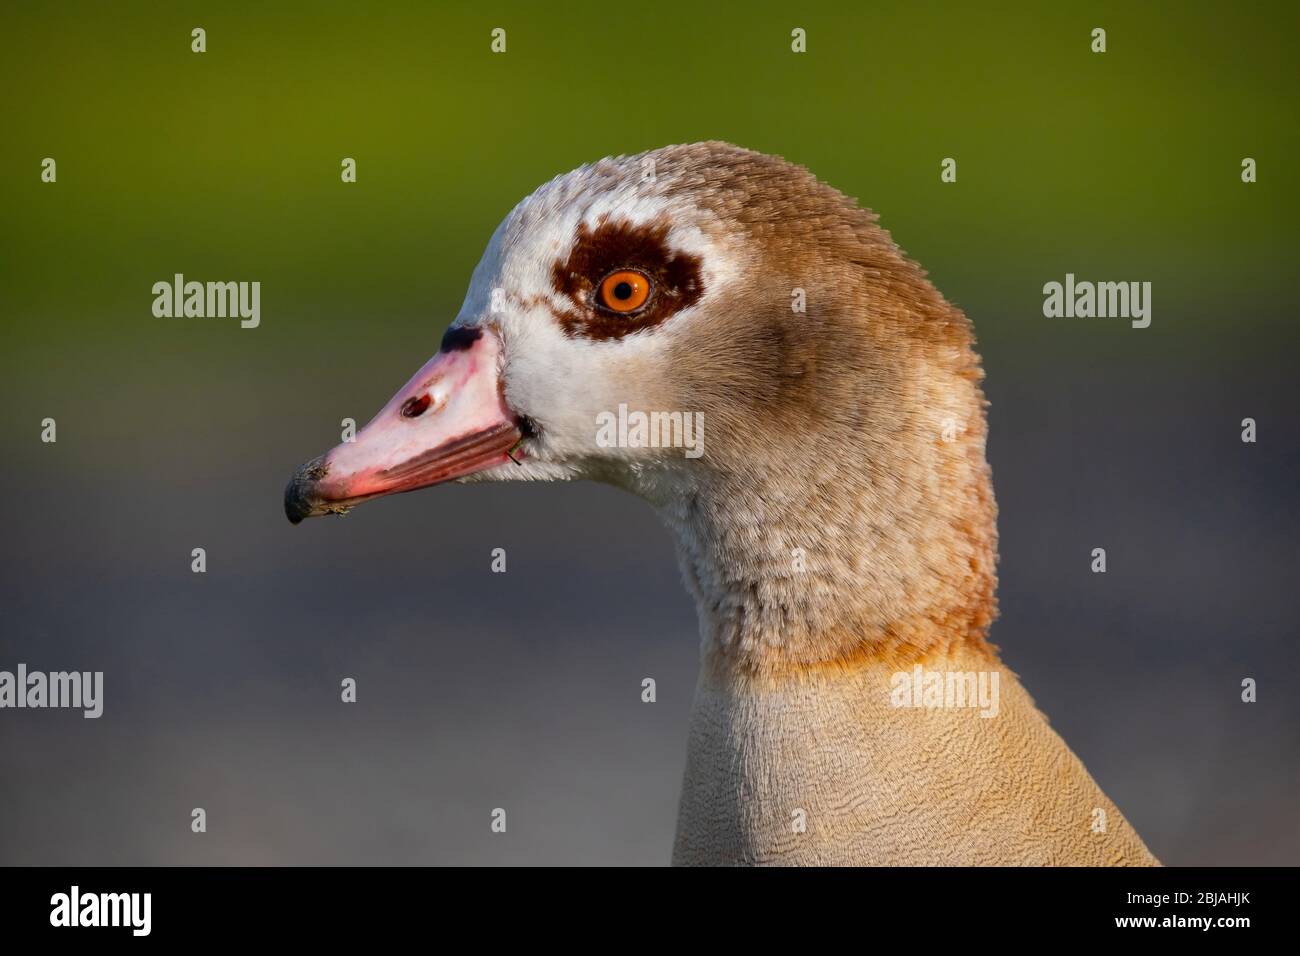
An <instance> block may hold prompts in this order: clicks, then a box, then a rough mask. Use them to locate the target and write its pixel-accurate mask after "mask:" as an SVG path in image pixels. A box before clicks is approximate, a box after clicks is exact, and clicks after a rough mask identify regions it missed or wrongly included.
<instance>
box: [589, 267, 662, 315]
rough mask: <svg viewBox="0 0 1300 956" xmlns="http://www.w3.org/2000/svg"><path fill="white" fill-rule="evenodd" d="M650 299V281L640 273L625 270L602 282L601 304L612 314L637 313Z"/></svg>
mask: <svg viewBox="0 0 1300 956" xmlns="http://www.w3.org/2000/svg"><path fill="white" fill-rule="evenodd" d="M649 298H650V280H649V279H648V278H646V277H645V276H644V275H643V274H641V273H640V272H633V271H631V270H630V269H624V270H622V271H620V272H611V273H610V274H609V275H607V276H605V278H603V279H601V280H600V294H599V299H600V304H601V305H603V306H604V307H605V308H607V309H609V310H610V311H611V312H618V313H620V314H623V315H626V314H627V313H629V312H635V311H636V310H637V309H639V308H641V306H643V305H645V303H646V300H647V299H649Z"/></svg>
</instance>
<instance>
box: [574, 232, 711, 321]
mask: <svg viewBox="0 0 1300 956" xmlns="http://www.w3.org/2000/svg"><path fill="white" fill-rule="evenodd" d="M668 228H669V224H668V222H667V221H666V220H662V219H660V220H655V221H654V222H650V223H646V224H644V225H633V224H632V223H629V222H627V221H625V220H618V221H610V220H609V218H608V217H606V218H602V219H601V220H600V222H598V223H597V224H596V226H595V227H594V228H591V227H588V226H587V224H586V223H579V224H578V232H577V235H576V237H575V239H574V243H573V249H572V250H571V251H570V252H569V257H568V259H566V260H564V261H563V262H560V261H557V262H556V263H555V265H554V266H553V267H552V269H551V284H552V285H553V287H554V288H555V291H556V292H558V293H559V294H560V295H561V296H563V297H564V298H565V299H566V300H567V301H566V303H565V305H566V307H565V308H563V309H561V310H559V311H558V312H557V313H556V319H557V320H558V321H559V323H560V325H561V326H563V327H564V331H565V333H566V334H568V335H571V336H582V337H583V338H588V339H596V340H605V339H621V338H622V337H623V336H625V335H631V334H632V333H633V332H640V331H641V330H643V329H648V328H651V327H653V326H656V325H658V324H659V323H660V322H662V321H664V320H665V319H667V318H668V317H669V316H671V315H673V314H675V313H677V312H680V311H681V310H682V309H685V308H687V307H688V306H690V305H693V304H694V303H695V302H697V301H698V300H699V298H700V296H701V295H703V293H704V284H703V282H702V280H701V278H700V264H701V263H700V258H699V256H693V255H689V254H687V253H684V252H678V251H675V250H673V249H672V248H671V247H670V246H669V245H668ZM621 269H631V270H635V271H637V272H642V273H644V274H645V275H646V276H647V277H648V278H649V279H650V283H651V287H652V288H651V292H650V299H649V301H648V302H647V304H646V306H645V307H644V308H642V309H640V310H639V311H637V312H636V313H635V314H631V315H619V314H617V313H614V312H611V311H609V310H608V309H605V308H602V307H601V305H600V303H599V302H598V301H597V299H596V293H597V288H598V286H599V285H600V281H601V280H602V279H603V278H605V276H607V275H609V274H610V273H611V272H617V271H619V270H621Z"/></svg>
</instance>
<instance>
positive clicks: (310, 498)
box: [285, 142, 1158, 866]
mask: <svg viewBox="0 0 1300 956" xmlns="http://www.w3.org/2000/svg"><path fill="white" fill-rule="evenodd" d="M973 345H974V339H973V334H972V328H971V323H970V322H969V320H968V319H967V318H966V316H965V315H964V314H963V313H962V312H961V311H960V310H959V309H957V308H956V307H954V306H953V305H951V304H950V303H949V302H948V301H946V300H945V299H944V297H943V296H942V295H941V294H940V293H939V292H938V291H937V290H936V289H935V287H934V286H933V285H932V284H931V283H930V282H929V280H928V279H927V277H926V273H925V272H924V271H923V270H922V269H921V268H920V266H918V265H917V264H916V263H915V262H913V261H911V260H910V259H908V258H907V257H906V256H905V255H904V254H903V253H902V252H901V251H900V250H899V248H898V247H897V246H896V245H895V243H894V242H893V240H892V239H891V237H890V235H889V233H887V232H886V231H885V230H884V229H883V228H881V227H880V226H879V225H878V223H877V217H876V215H875V214H873V213H871V212H869V211H868V210H866V209H864V208H863V207H861V206H859V205H858V204H857V202H856V201H855V200H853V199H850V198H848V197H846V196H845V195H843V194H842V193H840V192H839V191H837V190H836V189H834V188H833V187H831V186H829V185H827V184H824V183H823V182H821V181H820V180H818V179H817V178H816V177H815V176H814V175H813V174H812V173H811V172H809V171H808V170H807V169H805V168H803V167H801V166H797V165H794V164H792V163H789V162H787V161H785V160H784V159H781V158H779V157H776V156H770V155H765V154H762V153H758V152H753V151H750V150H747V149H743V148H740V147H737V146H732V145H729V144H726V143H721V142H706V143H696V144H690V145H680V146H668V147H664V148H661V149H656V150H652V151H650V152H646V153H642V154H639V155H633V156H620V157H616V158H607V159H603V160H600V161H599V162H596V163H593V164H589V165H584V166H581V167H579V168H578V169H576V170H574V171H572V172H569V173H567V174H565V175H561V176H558V177H557V178H555V179H553V180H551V181H550V182H549V183H546V184H545V185H543V186H541V187H540V188H538V189H537V190H536V191H535V192H534V193H533V194H532V195H530V196H528V197H527V198H525V199H524V200H523V201H521V202H520V203H519V204H518V205H517V206H516V207H515V208H514V209H513V210H512V211H511V212H510V213H509V214H508V215H507V216H506V218H505V219H504V220H503V221H502V222H501V224H500V225H499V226H498V227H497V229H496V230H495V232H494V233H493V234H492V237H491V239H490V241H489V242H488V245H487V249H486V251H485V252H484V254H483V257H482V259H481V261H480V262H479V264H478V265H477V267H476V268H475V269H474V272H473V275H472V277H471V280H470V284H469V290H468V293H467V295H466V297H465V301H464V304H463V306H462V307H461V309H460V312H459V314H458V315H457V316H456V318H455V320H454V321H453V322H452V323H451V324H450V326H449V328H448V329H447V330H446V333H445V335H444V336H443V338H442V340H441V346H440V348H439V350H438V352H437V353H436V354H435V355H434V356H433V357H432V358H431V359H430V360H429V361H428V362H427V363H426V364H425V365H424V366H423V367H422V368H421V369H420V370H419V371H418V372H416V373H415V375H414V376H413V377H412V378H411V379H410V381H409V382H407V383H406V384H405V385H403V386H402V387H401V388H400V389H399V390H398V391H397V393H396V394H395V395H394V396H393V397H392V399H391V400H390V401H389V402H388V404H386V405H385V406H384V407H383V408H382V409H381V410H380V412H379V413H378V414H377V415H376V416H375V418H374V419H373V420H372V421H371V422H370V423H369V424H368V425H367V426H365V428H363V429H362V430H361V431H359V432H358V433H357V434H356V435H355V437H354V439H353V440H351V441H349V442H345V443H343V444H340V445H339V446H338V447H336V448H334V449H333V450H332V451H329V452H328V453H327V454H325V455H323V456H321V457H318V458H315V459H312V460H311V461H308V462H306V463H305V464H303V465H302V466H301V467H300V468H299V469H298V470H297V472H296V473H295V474H294V476H293V478H292V479H291V480H290V482H289V484H288V486H287V488H286V490H285V511H286V513H287V516H288V518H289V520H290V521H291V522H293V523H295V524H296V523H298V522H300V521H302V520H303V519H304V518H306V517H309V516H314V515H326V514H340V513H343V512H346V511H347V510H348V509H350V508H352V507H353V506H355V505H356V504H358V503H360V502H363V501H367V500H369V499H371V498H377V497H380V496H382V495H390V494H394V493H398V492H405V491H412V490H415V489H417V488H423V487H426V486H429V485H435V484H439V483H442V482H449V481H457V482H468V481H520V480H530V481H555V480H572V479H589V480H595V481H601V482H606V483H609V484H612V485H615V486H617V487H619V488H622V489H625V490H627V491H629V492H631V493H633V494H635V495H638V496H639V497H641V498H642V499H644V500H645V501H646V502H648V503H649V504H650V506H651V507H652V508H653V509H654V510H655V511H656V512H657V513H658V514H659V515H660V516H661V517H662V519H663V520H664V522H665V523H666V525H667V527H668V528H669V530H670V532H671V535H672V537H673V539H674V542H675V547H676V552H677V556H678V561H679V564H680V567H681V572H682V577H683V579H684V582H685V585H686V587H687V589H688V590H689V591H690V593H691V595H692V596H693V597H694V599H695V602H696V605H697V610H698V617H699V625H700V626H699V640H700V668H699V677H698V682H697V685H696V689H695V699H694V703H693V705H692V711H691V718H690V729H689V734H688V740H687V745H686V760H685V773H684V779H683V783H682V789H681V797H680V803H679V810H678V821H677V831H676V837H675V841H674V844H673V850H672V862H673V863H674V864H682V865H690V864H703V865H758V864H776V865H805V864H807V865H1097V866H1109V865H1156V864H1157V863H1158V861H1157V860H1156V859H1155V857H1154V856H1152V854H1151V853H1150V851H1149V850H1148V849H1147V848H1146V846H1145V844H1144V843H1143V841H1142V839H1141V838H1140V837H1139V836H1138V834H1137V833H1136V832H1135V830H1134V829H1133V827H1132V826H1131V825H1130V824H1129V823H1128V821H1127V820H1126V819H1125V818H1124V816H1123V815H1122V814H1121V813H1120V811H1119V810H1118V809H1117V808H1116V806H1115V805H1114V804H1113V803H1112V802H1111V801H1110V800H1109V799H1108V798H1107V797H1106V795H1105V794H1104V793H1103V792H1102V790H1101V788H1100V787H1099V786H1098V785H1097V784H1096V782H1094V780H1093V778H1092V777H1091V776H1090V774H1089V773H1088V771H1087V769H1085V767H1084V766H1083V764H1082V763H1081V762H1080V760H1079V759H1078V758H1077V757H1076V756H1075V755H1074V753H1073V752H1072V751H1071V750H1070V749H1069V747H1068V746H1067V745H1066V744H1065V743H1064V741H1062V739H1061V738H1060V737H1059V736H1058V735H1057V734H1056V733H1055V732H1054V731H1053V730H1052V729H1051V727H1050V726H1049V724H1048V721H1047V719H1046V718H1045V717H1044V715H1043V714H1042V713H1041V712H1040V711H1039V709H1038V708H1037V707H1036V705H1035V703H1034V701H1033V700H1032V699H1031V698H1030V696H1029V694H1028V693H1027V692H1026V691H1025V690H1024V688H1023V687H1022V686H1021V684H1020V682H1019V681H1018V679H1017V678H1016V675H1015V674H1014V673H1012V672H1011V671H1010V670H1008V669H1006V667H1005V666H1004V665H1003V664H1002V662H1001V658H1000V654H999V651H998V650H997V648H996V647H995V646H994V645H992V644H991V643H990V642H989V640H988V630H989V627H990V625H991V623H992V622H993V619H994V617H995V615H996V599H995V593H994V592H995V584H996V570H995V562H996V550H997V532H996V506H995V503H994V497H993V490H992V479H991V473H990V469H989V466H988V463H987V460H986V457H985V439H986V433H987V428H986V420H985V405H986V402H985V399H984V397H983V393H982V388H981V382H982V379H983V371H982V368H981V365H980V360H979V358H978V356H977V355H976V353H975V351H974V348H973ZM679 414H680V415H681V416H685V418H684V419H683V418H677V417H674V416H675V415H679ZM611 415H619V416H620V422H621V424H620V426H619V427H618V428H617V429H609V428H603V425H602V422H604V423H608V421H609V416H611ZM637 415H640V416H641V417H640V419H639V424H641V425H643V424H644V423H645V421H646V420H648V419H656V416H658V417H657V421H658V422H659V423H660V424H661V425H662V427H661V428H659V429H657V431H658V435H657V438H658V439H659V440H649V439H654V438H655V437H656V435H655V432H656V429H654V428H651V429H649V433H648V437H647V430H646V429H645V428H643V427H632V426H627V423H628V422H632V420H633V417H634V416H637ZM695 416H698V419H696V417H695ZM683 420H698V421H699V423H700V424H701V426H702V427H701V428H699V429H698V430H697V431H698V434H696V435H695V436H694V438H695V439H696V440H697V444H698V446H699V447H698V448H697V449H696V451H697V454H694V455H692V454H688V453H687V452H688V451H689V449H684V448H683V447H681V445H682V444H683V442H682V441H681V435H680V434H679V431H680V429H679V426H678V422H679V421H683ZM633 424H634V425H635V424H637V423H633ZM624 426H627V427H624ZM611 434H613V438H612V440H611Z"/></svg>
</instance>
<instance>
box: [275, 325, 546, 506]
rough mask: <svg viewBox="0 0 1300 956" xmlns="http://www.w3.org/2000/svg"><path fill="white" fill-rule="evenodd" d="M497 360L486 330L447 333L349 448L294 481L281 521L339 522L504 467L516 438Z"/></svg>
mask: <svg viewBox="0 0 1300 956" xmlns="http://www.w3.org/2000/svg"><path fill="white" fill-rule="evenodd" d="M500 357H501V341H500V339H498V338H497V336H496V334H495V333H493V332H492V331H491V330H489V329H481V328H473V327H461V328H452V329H450V330H448V332H447V335H446V336H444V338H443V340H442V348H441V350H440V351H439V352H438V354H437V355H435V356H434V357H433V358H431V359H430V360H429V361H428V362H427V363H426V364H425V366H424V368H422V369H420V371H418V372H416V373H415V375H414V377H412V379H411V380H410V381H409V382H407V383H406V384H405V385H404V386H402V388H401V389H400V390H399V391H398V393H397V394H396V395H394V396H393V397H392V398H391V399H390V400H389V402H388V404H387V405H385V406H384V407H383V409H381V410H380V412H379V414H378V415H376V416H375V417H374V419H373V420H372V421H371V422H370V424H368V425H366V427H365V428H363V429H361V431H359V432H357V434H356V437H355V438H354V439H353V440H352V441H346V442H343V443H342V444H341V445H338V446H336V447H335V448H334V449H333V450H332V451H330V452H329V453H328V454H326V455H324V456H322V457H320V458H315V459H312V460H311V461H309V462H307V463H306V464H304V465H302V466H301V467H300V468H299V469H298V470H297V472H295V473H294V476H293V479H292V480H291V481H290V482H289V485H288V487H286V488H285V490H284V511H285V514H286V515H287V516H288V518H289V520H290V521H291V522H293V523H294V524H297V523H298V522H300V521H302V519H303V518H310V517H312V516H313V515H323V514H342V513H343V512H345V511H347V510H348V508H350V507H351V506H352V505H355V504H357V503H359V502H362V501H366V500H367V499H369V498H378V497H380V496H382V495H392V494H397V493H398V492H402V491H414V490H415V489H416V488H425V487H427V486H429V485H436V484H440V483H441V482H444V481H452V480H453V479H456V478H463V477H465V476H466V475H471V474H473V473H475V472H477V471H483V470H485V469H488V468H492V467H494V466H496V465H501V464H504V463H506V462H508V461H510V460H511V459H512V457H513V456H512V454H511V452H512V449H513V448H514V446H515V445H517V444H518V443H519V441H520V440H521V439H522V438H523V432H522V431H521V430H520V422H519V419H518V417H517V416H516V415H515V414H514V413H513V412H511V411H510V409H509V408H508V407H507V406H506V403H505V399H504V398H503V397H502V395H501V380H500V376H499V374H498V365H499V363H500Z"/></svg>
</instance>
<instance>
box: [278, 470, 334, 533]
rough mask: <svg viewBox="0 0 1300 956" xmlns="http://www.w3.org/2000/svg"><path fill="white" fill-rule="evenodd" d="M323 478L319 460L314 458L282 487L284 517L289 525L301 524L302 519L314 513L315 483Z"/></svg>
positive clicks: (323, 474) (315, 502)
mask: <svg viewBox="0 0 1300 956" xmlns="http://www.w3.org/2000/svg"><path fill="white" fill-rule="evenodd" d="M324 477H325V466H324V465H323V464H322V462H321V459H319V458H314V459H312V460H311V461H309V462H307V463H306V464H304V465H302V466H301V467H300V468H299V469H298V470H297V471H296V472H294V475H293V477H292V478H291V479H289V483H288V484H287V485H285V487H284V516H285V517H286V518H288V519H289V523H290V524H301V523H302V519H303V518H310V517H311V516H312V515H313V514H315V513H316V504H317V499H316V495H315V490H316V482H318V481H319V480H320V479H321V478H324Z"/></svg>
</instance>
